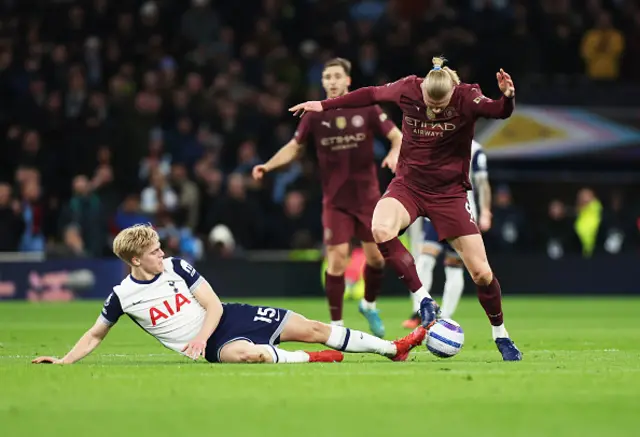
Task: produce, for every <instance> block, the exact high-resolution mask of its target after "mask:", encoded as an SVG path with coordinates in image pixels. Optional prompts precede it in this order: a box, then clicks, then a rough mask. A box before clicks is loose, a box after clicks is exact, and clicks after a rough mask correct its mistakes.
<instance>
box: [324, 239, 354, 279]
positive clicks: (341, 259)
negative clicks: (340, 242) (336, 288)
mask: <svg viewBox="0 0 640 437" xmlns="http://www.w3.org/2000/svg"><path fill="white" fill-rule="evenodd" d="M348 263H349V247H348V246H346V247H344V248H342V247H336V246H333V247H328V248H327V271H328V272H329V274H330V275H334V276H340V275H344V272H345V271H346V270H347V265H348Z"/></svg>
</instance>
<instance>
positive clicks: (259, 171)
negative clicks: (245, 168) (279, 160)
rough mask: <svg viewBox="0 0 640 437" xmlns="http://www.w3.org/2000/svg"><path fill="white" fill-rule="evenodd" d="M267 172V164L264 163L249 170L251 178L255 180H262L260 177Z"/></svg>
mask: <svg viewBox="0 0 640 437" xmlns="http://www.w3.org/2000/svg"><path fill="white" fill-rule="evenodd" d="M267 172H268V170H267V166H266V165H264V164H260V165H256V166H255V167H253V170H252V171H251V176H253V178H254V179H255V180H256V181H260V180H262V178H263V177H264V175H265V174H266V173H267Z"/></svg>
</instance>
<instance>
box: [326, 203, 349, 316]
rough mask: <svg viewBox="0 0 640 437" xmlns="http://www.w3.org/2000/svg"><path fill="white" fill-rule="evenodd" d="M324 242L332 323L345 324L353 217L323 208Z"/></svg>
mask: <svg viewBox="0 0 640 437" xmlns="http://www.w3.org/2000/svg"><path fill="white" fill-rule="evenodd" d="M322 226H323V228H324V244H325V245H326V247H327V271H326V272H325V292H326V293H327V302H328V304H329V313H330V315H331V323H334V324H338V325H343V324H344V323H343V321H342V307H343V305H344V289H345V281H344V272H345V270H346V269H347V264H348V262H349V241H350V240H351V237H352V236H353V232H354V223H353V219H352V218H351V217H350V216H349V215H347V214H345V213H344V212H343V211H341V210H338V209H334V208H331V207H328V206H325V207H324V208H322Z"/></svg>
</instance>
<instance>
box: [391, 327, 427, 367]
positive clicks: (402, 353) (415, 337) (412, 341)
mask: <svg viewBox="0 0 640 437" xmlns="http://www.w3.org/2000/svg"><path fill="white" fill-rule="evenodd" d="M426 335H427V330H426V329H425V328H424V327H423V326H418V327H417V328H416V330H415V331H413V332H412V333H411V334H409V335H407V336H406V337H403V338H401V339H399V340H396V341H394V342H393V344H395V345H396V349H397V352H396V354H395V355H394V356H393V357H389V359H390V360H391V361H405V360H406V359H407V357H409V352H410V351H411V349H413V348H414V347H416V346H419V345H420V344H422V342H423V341H424V338H425V337H426Z"/></svg>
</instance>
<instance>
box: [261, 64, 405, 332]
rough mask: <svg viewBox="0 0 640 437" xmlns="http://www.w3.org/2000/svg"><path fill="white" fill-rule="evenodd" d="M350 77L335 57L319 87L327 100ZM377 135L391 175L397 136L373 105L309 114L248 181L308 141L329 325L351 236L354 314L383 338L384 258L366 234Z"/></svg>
mask: <svg viewBox="0 0 640 437" xmlns="http://www.w3.org/2000/svg"><path fill="white" fill-rule="evenodd" d="M350 72H351V63H350V62H349V61H347V60H346V59H342V58H336V59H333V60H331V61H329V62H327V63H326V64H325V66H324V70H323V72H322V86H323V87H324V89H325V91H326V93H327V97H328V98H329V99H332V98H335V97H339V96H342V95H344V94H346V93H347V92H348V90H349V85H351V77H350ZM376 135H378V136H385V137H387V138H388V139H389V140H390V141H391V150H390V152H389V154H388V155H387V156H386V158H385V159H384V161H383V162H382V166H383V167H389V168H390V169H391V170H392V171H395V169H396V164H397V162H398V154H399V152H400V144H401V142H402V134H401V132H400V130H399V129H398V128H397V127H396V126H395V125H394V124H393V123H392V122H391V121H390V120H389V119H388V118H387V115H386V114H385V113H384V112H382V110H381V109H380V107H379V106H378V105H375V104H374V103H371V104H370V105H361V106H359V107H357V108H352V109H335V110H327V111H324V112H322V113H316V114H308V116H306V117H304V118H303V119H302V120H301V121H300V125H299V126H298V129H297V131H296V133H295V136H294V138H293V139H292V140H291V141H289V143H287V144H286V145H285V146H284V147H282V148H281V149H280V150H279V151H278V152H277V153H276V154H275V155H274V156H273V157H272V158H271V159H270V160H269V161H267V162H266V163H265V164H263V165H258V166H256V167H254V169H253V177H254V178H255V179H262V177H263V176H264V174H265V173H267V172H270V171H272V170H275V169H277V168H279V167H282V166H284V165H287V164H289V163H290V162H291V161H293V160H294V159H296V157H298V155H299V153H300V151H301V150H302V148H303V146H304V145H305V144H307V143H309V142H313V144H314V145H315V149H316V153H317V155H318V163H319V166H320V174H321V179H322V193H323V207H322V225H323V228H324V243H325V244H326V246H327V264H328V266H327V272H326V274H325V279H326V282H325V287H326V292H327V299H328V301H329V310H330V313H331V322H332V323H333V324H337V325H342V324H343V322H342V305H343V301H344V289H345V280H344V273H345V270H346V268H347V264H348V260H349V249H350V247H349V243H350V241H351V239H352V238H353V237H354V236H355V237H356V238H357V239H358V240H360V241H361V242H362V248H363V250H364V253H365V257H366V266H365V270H364V281H365V295H364V299H363V300H362V302H361V303H360V307H359V309H360V312H361V313H362V314H363V315H364V316H365V318H366V319H367V321H368V322H369V328H370V329H371V331H372V333H373V334H374V335H376V336H378V337H381V338H382V337H383V336H384V333H385V329H384V325H383V323H382V320H381V319H380V315H379V313H378V310H377V308H376V297H377V296H378V294H379V292H380V288H381V286H382V279H383V268H384V258H383V256H382V254H381V253H380V251H379V250H378V247H377V245H376V243H375V242H374V238H373V235H372V233H371V219H372V216H373V210H374V209H375V207H376V203H377V202H378V200H379V199H380V188H379V184H378V173H377V168H376V164H375V161H374V150H373V140H374V137H375V136H376Z"/></svg>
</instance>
